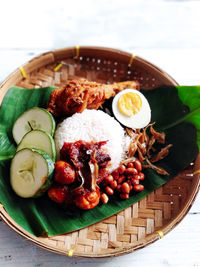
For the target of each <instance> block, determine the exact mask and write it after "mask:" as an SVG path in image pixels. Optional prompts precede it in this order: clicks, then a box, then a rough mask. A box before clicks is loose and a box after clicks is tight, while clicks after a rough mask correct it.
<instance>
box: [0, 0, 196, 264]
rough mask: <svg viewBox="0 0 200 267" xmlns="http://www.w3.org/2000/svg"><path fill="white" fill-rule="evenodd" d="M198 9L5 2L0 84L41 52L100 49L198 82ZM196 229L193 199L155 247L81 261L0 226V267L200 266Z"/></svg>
mask: <svg viewBox="0 0 200 267" xmlns="http://www.w3.org/2000/svg"><path fill="white" fill-rule="evenodd" d="M83 2H84V3H83ZM94 2H95V3H94ZM199 9H200V2H199V1H167V0H165V1H164V0H160V1H154V0H149V1H145V0H141V1H136V0H132V1H131V0H124V1H106V0H103V1H98V2H97V1H92V0H85V1H72V2H71V3H70V4H69V3H68V2H67V1H64V0H58V1H38V0H35V1H32V0H31V1H29V2H27V1H24V0H21V1H20V0H19V1H12V0H7V1H6V3H3V4H2V6H1V16H0V25H1V26H0V81H3V80H4V79H5V78H6V77H7V75H9V74H10V73H11V72H12V71H13V70H15V69H16V68H18V67H19V66H20V65H21V64H23V63H24V62H26V61H27V60H29V59H31V58H32V57H34V56H36V55H38V54H40V53H43V52H45V51H49V50H51V49H56V48H61V47H67V46H75V45H98V46H106V47H114V48H118V49H121V50H125V51H127V52H131V53H133V54H136V55H138V56H141V57H143V58H145V59H147V60H149V61H150V62H152V63H154V64H155V65H157V66H159V67H160V68H162V69H164V70H165V71H166V72H168V73H169V74H170V75H171V76H172V77H173V78H175V79H176V80H177V82H178V83H179V84H182V85H197V84H200V82H199V81H200V76H199V62H200V38H199V37H200V18H199ZM199 225H200V195H199V194H198V196H197V199H196V201H195V203H194V205H193V206H192V208H191V209H190V211H189V213H188V215H187V216H186V217H185V218H184V220H183V221H182V222H181V223H180V224H179V225H178V226H177V227H176V228H175V229H174V230H172V231H171V232H170V233H169V234H167V235H166V236H165V237H164V238H162V239H160V240H159V241H157V242H156V243H154V244H151V245H150V246H147V247H146V248H144V249H141V250H138V251H136V252H134V253H131V254H128V255H125V256H121V257H117V258H112V259H100V260H97V259H95V260H93V259H89V260H87V259H77V258H73V257H71V258H69V257H65V256H61V255H57V254H53V253H51V252H48V251H46V250H43V249H41V248H39V247H37V246H35V245H33V244H31V243H30V242H28V241H27V240H25V239H23V238H22V237H21V236H19V235H17V234H16V233H15V232H13V231H12V230H10V229H9V228H8V226H7V225H5V224H4V223H3V222H0V266H12V267H15V266H17V267H18V266H23V267H29V266H34V267H38V266H44V267H46V266H48V267H49V266H56V267H57V266H59V267H60V266H83V267H84V266H87V267H92V266H110V267H121V266H126V265H127V266H134V267H139V266H155V267H157V266H161V267H166V266H172V267H174V266H181V267H182V266H186V267H199V266H200V230H199Z"/></svg>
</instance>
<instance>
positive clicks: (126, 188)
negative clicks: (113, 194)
mask: <svg viewBox="0 0 200 267" xmlns="http://www.w3.org/2000/svg"><path fill="white" fill-rule="evenodd" d="M121 189H122V192H123V193H126V194H129V193H130V187H129V184H128V183H126V182H124V183H123V184H122V187H121Z"/></svg>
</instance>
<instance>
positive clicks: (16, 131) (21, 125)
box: [12, 107, 55, 144]
mask: <svg viewBox="0 0 200 267" xmlns="http://www.w3.org/2000/svg"><path fill="white" fill-rule="evenodd" d="M35 129H38V130H43V131H46V132H48V133H49V134H50V135H52V136H53V135H54V131H55V121H54V118H53V116H52V115H51V113H50V112H49V111H47V110H46V109H43V108H38V107H33V108H31V109H29V110H27V111H25V112H24V113H23V114H22V115H21V116H20V117H19V118H18V119H17V120H16V122H15V123H14V126H13V129H12V134H13V138H14V140H15V142H16V143H17V144H19V143H20V141H21V139H22V138H23V136H24V135H25V134H26V133H27V132H30V131H31V130H35Z"/></svg>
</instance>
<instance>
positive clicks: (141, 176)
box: [138, 172, 144, 180]
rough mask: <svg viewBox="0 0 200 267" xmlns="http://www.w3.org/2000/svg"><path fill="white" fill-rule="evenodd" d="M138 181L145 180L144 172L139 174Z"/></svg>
mask: <svg viewBox="0 0 200 267" xmlns="http://www.w3.org/2000/svg"><path fill="white" fill-rule="evenodd" d="M138 177H139V178H138V179H140V180H144V173H143V172H139V173H138Z"/></svg>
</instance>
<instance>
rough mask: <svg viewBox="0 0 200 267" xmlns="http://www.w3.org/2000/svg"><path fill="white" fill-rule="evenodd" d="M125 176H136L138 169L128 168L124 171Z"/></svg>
mask: <svg viewBox="0 0 200 267" xmlns="http://www.w3.org/2000/svg"><path fill="white" fill-rule="evenodd" d="M124 174H125V175H136V174H138V171H137V170H136V168H127V169H126V170H125V171H124Z"/></svg>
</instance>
